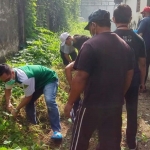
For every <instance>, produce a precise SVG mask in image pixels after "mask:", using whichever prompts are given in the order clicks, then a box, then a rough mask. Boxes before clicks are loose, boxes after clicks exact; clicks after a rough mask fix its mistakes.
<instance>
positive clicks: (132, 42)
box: [114, 29, 146, 86]
mask: <svg viewBox="0 0 150 150" xmlns="http://www.w3.org/2000/svg"><path fill="white" fill-rule="evenodd" d="M114 32H115V33H116V34H117V35H119V36H120V37H121V38H122V39H123V40H124V41H125V42H126V43H127V44H128V45H129V46H130V47H131V48H132V49H133V50H134V54H135V65H134V76H133V79H132V83H131V85H132V86H137V85H139V84H140V69H139V64H138V63H139V58H145V57H146V52H145V44H144V41H143V39H142V38H141V37H140V36H139V35H137V34H136V33H134V32H133V30H132V29H129V30H121V29H117V30H115V31H114Z"/></svg>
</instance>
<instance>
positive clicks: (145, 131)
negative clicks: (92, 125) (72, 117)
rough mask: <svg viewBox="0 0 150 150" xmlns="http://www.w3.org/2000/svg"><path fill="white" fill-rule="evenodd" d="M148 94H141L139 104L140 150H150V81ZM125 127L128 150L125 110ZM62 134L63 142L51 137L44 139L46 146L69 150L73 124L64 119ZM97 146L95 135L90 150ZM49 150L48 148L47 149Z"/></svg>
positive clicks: (57, 149)
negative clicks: (53, 139) (54, 140)
mask: <svg viewBox="0 0 150 150" xmlns="http://www.w3.org/2000/svg"><path fill="white" fill-rule="evenodd" d="M147 83H148V84H147V85H146V86H147V92H146V93H142V94H139V104H138V133H137V140H138V150H150V79H149V80H148V82H147ZM122 117H123V126H122V143H121V147H122V150H128V148H127V145H126V142H125V129H126V111H125V108H124V109H123V115H122ZM61 124H62V133H63V136H64V138H63V140H62V141H61V142H60V141H59V142H53V141H49V136H50V134H51V132H50V133H49V134H48V136H46V137H43V138H45V139H43V140H44V141H45V144H46V145H49V148H50V149H51V150H69V145H70V139H71V129H72V123H71V122H69V121H68V120H66V119H64V118H62V121H61ZM96 144H97V135H96V133H94V134H93V136H92V138H91V140H90V144H89V149H88V150H95V147H96ZM47 149H48V148H47Z"/></svg>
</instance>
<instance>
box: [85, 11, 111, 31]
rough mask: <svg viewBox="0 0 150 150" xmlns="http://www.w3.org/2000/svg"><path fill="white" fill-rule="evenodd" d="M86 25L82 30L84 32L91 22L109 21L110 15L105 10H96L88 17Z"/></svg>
mask: <svg viewBox="0 0 150 150" xmlns="http://www.w3.org/2000/svg"><path fill="white" fill-rule="evenodd" d="M88 20H89V22H88V24H87V26H86V27H85V28H84V30H89V25H90V23H91V22H99V21H101V20H110V13H109V12H108V11H106V10H101V9H98V10H96V11H94V12H93V13H92V14H91V15H90V16H89V17H88Z"/></svg>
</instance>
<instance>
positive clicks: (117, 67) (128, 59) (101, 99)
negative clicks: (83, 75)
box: [74, 32, 134, 108]
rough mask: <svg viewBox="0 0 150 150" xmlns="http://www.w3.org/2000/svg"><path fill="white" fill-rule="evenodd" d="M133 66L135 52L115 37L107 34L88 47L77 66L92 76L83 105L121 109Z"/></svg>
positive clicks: (87, 45) (88, 43)
mask: <svg viewBox="0 0 150 150" xmlns="http://www.w3.org/2000/svg"><path fill="white" fill-rule="evenodd" d="M133 64H134V56H133V51H132V50H131V48H130V47H129V46H128V44H126V42H125V41H124V40H122V39H121V38H120V37H119V36H117V35H116V34H115V33H111V32H104V33H101V34H98V35H96V36H94V37H93V38H91V39H89V40H88V41H87V42H86V43H84V45H83V46H82V48H81V50H80V53H79V55H78V57H77V59H76V61H75V64H74V69H77V70H83V71H85V72H87V73H88V74H89V79H88V82H87V85H86V88H85V90H84V101H83V105H85V106H98V107H103V108H105V107H106V108H109V107H118V106H121V105H122V104H123V100H124V96H123V87H124V81H125V76H126V73H127V71H128V70H130V69H133Z"/></svg>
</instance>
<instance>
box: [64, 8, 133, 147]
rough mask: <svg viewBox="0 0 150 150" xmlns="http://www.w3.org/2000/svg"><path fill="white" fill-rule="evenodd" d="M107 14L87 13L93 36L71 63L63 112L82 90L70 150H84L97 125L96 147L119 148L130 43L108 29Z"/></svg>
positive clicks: (130, 60) (129, 76)
mask: <svg viewBox="0 0 150 150" xmlns="http://www.w3.org/2000/svg"><path fill="white" fill-rule="evenodd" d="M110 26H111V23H110V14H109V12H108V11H106V10H100V9H99V10H97V11H95V12H93V13H92V14H91V15H90V16H89V23H88V25H87V26H86V27H85V29H87V30H89V31H90V33H91V35H92V36H93V37H92V38H91V39H89V40H88V41H87V42H86V43H84V45H83V46H82V48H81V50H80V52H79V55H78V56H77V59H76V61H75V64H74V69H75V70H77V73H76V75H75V77H74V78H73V80H72V86H71V91H70V95H69V100H68V102H67V104H66V106H65V110H64V111H65V115H66V116H68V117H70V111H71V109H72V107H73V103H74V102H75V101H76V99H77V97H78V96H79V95H80V93H82V92H83V91H84V99H83V103H82V106H81V107H80V108H79V111H78V113H77V117H76V119H75V123H74V127H73V134H72V142H71V146H70V150H87V149H88V145H89V140H90V138H91V136H92V133H93V132H94V130H96V129H98V131H99V132H98V136H99V139H100V141H99V143H98V145H97V150H121V147H120V142H121V126H122V118H121V115H122V105H123V101H124V94H125V93H126V91H127V89H128V87H129V86H130V83H131V80H132V75H133V62H134V56H133V52H132V50H131V49H130V47H129V46H128V45H127V44H126V43H125V42H124V41H123V40H122V39H121V38H120V37H119V36H117V35H116V34H115V33H112V32H110Z"/></svg>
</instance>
